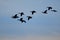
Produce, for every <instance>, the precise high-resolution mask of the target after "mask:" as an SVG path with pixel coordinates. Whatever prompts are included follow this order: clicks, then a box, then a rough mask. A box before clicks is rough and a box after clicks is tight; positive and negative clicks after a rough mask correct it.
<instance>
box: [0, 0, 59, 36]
mask: <svg viewBox="0 0 60 40" xmlns="http://www.w3.org/2000/svg"><path fill="white" fill-rule="evenodd" d="M59 4H60V0H0V35H20V36H22V35H23V36H24V35H60V5H59ZM47 6H52V7H53V9H56V10H57V11H58V12H56V13H54V12H51V11H48V14H43V13H41V12H42V11H44V10H45V9H47V8H46V7H47ZM32 10H36V11H37V13H36V14H34V15H33V16H32V17H33V18H32V19H31V20H30V21H28V20H27V18H26V16H27V15H31V12H30V11H32ZM19 12H24V13H25V16H23V17H24V19H25V20H26V21H27V23H23V24H21V22H19V21H18V20H15V19H12V18H11V16H12V15H14V14H17V13H19Z"/></svg>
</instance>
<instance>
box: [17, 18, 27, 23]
mask: <svg viewBox="0 0 60 40" xmlns="http://www.w3.org/2000/svg"><path fill="white" fill-rule="evenodd" d="M18 20H19V21H21V23H23V22H25V23H26V21H25V20H23V18H20V19H18Z"/></svg>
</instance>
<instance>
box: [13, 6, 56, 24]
mask: <svg viewBox="0 0 60 40" xmlns="http://www.w3.org/2000/svg"><path fill="white" fill-rule="evenodd" d="M48 10H50V11H52V12H57V10H55V9H53V8H52V7H47V10H45V11H43V12H42V13H44V14H48V13H47V11H48ZM35 13H36V11H35V10H33V11H31V14H32V15H34V14H35ZM18 15H20V16H21V18H20V19H18V20H19V21H20V22H21V23H23V22H24V23H26V20H24V19H23V18H22V16H23V15H24V12H21V13H18V14H15V15H14V16H12V18H13V19H17V18H19V16H18ZM27 19H28V20H30V19H32V16H27Z"/></svg>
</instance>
